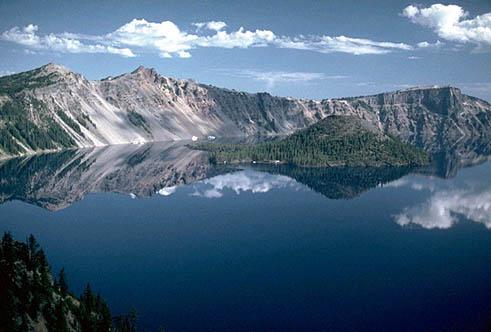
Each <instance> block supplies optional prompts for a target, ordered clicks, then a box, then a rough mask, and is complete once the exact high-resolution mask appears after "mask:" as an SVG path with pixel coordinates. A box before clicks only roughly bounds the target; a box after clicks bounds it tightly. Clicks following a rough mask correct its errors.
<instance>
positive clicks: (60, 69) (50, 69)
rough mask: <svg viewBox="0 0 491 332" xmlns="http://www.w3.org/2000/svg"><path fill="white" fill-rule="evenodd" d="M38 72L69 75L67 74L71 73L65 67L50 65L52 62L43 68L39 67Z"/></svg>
mask: <svg viewBox="0 0 491 332" xmlns="http://www.w3.org/2000/svg"><path fill="white" fill-rule="evenodd" d="M39 70H40V71H41V72H42V73H45V74H51V73H59V74H69V73H71V71H70V69H68V68H67V67H65V66H63V65H59V64H56V63H52V62H50V63H48V64H46V65H44V66H41V67H40V68H39Z"/></svg>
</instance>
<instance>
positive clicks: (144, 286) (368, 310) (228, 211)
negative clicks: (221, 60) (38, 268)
mask: <svg viewBox="0 0 491 332" xmlns="http://www.w3.org/2000/svg"><path fill="white" fill-rule="evenodd" d="M312 181H315V179H313V180H312ZM161 193H162V194H165V195H159V194H154V195H152V196H151V197H141V198H134V196H133V197H132V195H129V193H112V192H99V193H90V194H88V195H86V196H85V197H83V199H80V200H78V201H76V202H74V203H73V204H71V205H69V206H67V207H65V208H63V209H61V210H58V211H49V210H47V209H44V208H42V207H40V206H36V205H34V204H30V203H33V202H30V203H26V202H21V201H19V200H17V199H16V200H9V201H6V202H5V203H3V204H2V205H0V230H9V231H11V232H12V233H13V235H14V237H16V238H17V239H23V238H25V237H26V236H27V235H28V234H30V233H32V234H34V235H35V236H36V237H37V239H38V241H39V242H40V243H41V245H42V246H43V248H44V249H45V251H46V253H47V256H48V259H49V261H50V262H51V264H52V267H53V271H55V272H56V271H58V270H59V269H60V268H61V267H62V266H64V267H65V270H66V271H67V276H68V281H69V284H70V286H71V288H73V290H75V292H76V293H80V292H81V291H82V289H83V287H84V285H85V283H86V282H90V284H91V286H92V288H93V289H95V290H97V291H99V292H100V293H101V294H102V296H103V297H105V298H106V299H107V301H108V303H109V305H110V307H111V309H112V311H113V313H116V314H117V313H124V312H128V311H129V310H130V308H131V307H134V308H136V310H137V312H138V316H139V325H140V327H142V328H145V329H147V330H152V331H155V330H157V329H158V328H159V326H162V327H164V328H165V330H166V331H327V330H331V331H360V330H364V331H381V330H385V331H388V330H397V331H423V330H424V331H446V330H451V329H454V330H457V331H461V330H473V329H478V328H483V327H484V326H490V325H489V322H491V282H490V280H491V264H490V263H491V229H488V227H491V163H490V162H488V163H485V164H482V165H479V166H475V167H471V168H464V169H461V170H460V171H459V172H458V174H457V176H456V177H453V178H450V179H441V178H437V177H433V176H423V175H416V174H411V175H407V176H404V177H402V178H399V179H396V180H394V181H391V182H389V183H388V184H385V185H379V186H377V187H375V188H372V189H370V190H367V191H364V192H361V193H357V195H358V196H357V195H354V196H355V197H352V198H350V199H347V198H342V199H330V198H328V197H326V196H324V195H322V194H320V193H318V192H315V191H313V190H311V189H309V188H308V187H306V186H305V185H304V184H302V183H299V182H296V181H295V180H293V179H292V178H289V177H287V176H284V175H275V174H271V173H267V172H263V171H258V170H256V169H246V170H242V171H239V172H233V173H227V174H222V175H217V176H214V177H211V178H208V179H205V180H202V181H198V182H192V183H190V184H188V185H180V186H177V187H176V188H173V187H171V188H167V189H164V190H163V191H161ZM486 324H487V325H486Z"/></svg>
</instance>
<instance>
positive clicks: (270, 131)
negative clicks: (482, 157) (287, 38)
mask: <svg viewBox="0 0 491 332" xmlns="http://www.w3.org/2000/svg"><path fill="white" fill-rule="evenodd" d="M12 114H13V115H12ZM333 114H337V115H351V116H357V117H360V118H362V119H365V120H367V121H368V122H370V123H371V124H372V125H373V126H376V127H377V128H379V129H380V130H382V131H384V132H385V133H387V134H390V135H393V136H395V137H397V138H399V139H401V140H403V141H405V142H408V143H411V144H415V145H418V146H421V147H424V148H426V149H428V150H429V151H432V152H434V151H437V150H439V149H441V148H442V146H446V145H448V144H455V142H458V141H459V140H461V139H463V138H465V137H469V136H483V135H489V132H490V130H489V129H490V128H491V105H490V104H489V103H487V102H486V101H484V100H480V99H477V98H474V97H470V96H466V95H463V94H462V93H461V92H460V90H459V89H457V88H453V87H443V88H439V87H430V88H414V89H409V90H403V91H396V92H391V93H383V94H378V95H373V96H365V97H353V98H343V99H325V100H304V99H293V98H283V97H274V96H271V95H269V94H267V93H257V94H250V93H244V92H237V91H234V90H227V89H221V88H217V87H214V86H209V85H203V84H198V83H196V82H194V81H192V80H176V79H173V78H168V77H163V76H160V75H159V74H158V73H157V72H156V71H155V70H153V69H147V68H143V67H139V68H138V69H136V70H135V71H133V72H131V73H128V74H124V75H121V76H118V77H114V78H113V77H110V78H106V79H103V80H98V81H89V80H87V79H85V78H84V77H83V76H82V75H79V74H76V73H73V72H71V71H70V70H68V69H66V68H64V67H62V66H59V65H54V64H48V65H46V66H43V67H41V68H38V69H35V70H32V71H29V72H25V73H21V74H16V75H11V76H7V77H2V78H0V156H2V155H3V156H6V155H20V154H26V153H32V152H35V151H41V150H59V149H62V148H66V147H94V146H105V145H113V144H125V143H143V142H151V141H163V140H185V139H191V138H192V136H197V137H200V138H204V137H206V136H208V135H213V136H216V137H232V136H251V135H276V134H288V133H291V132H294V131H295V130H298V129H301V128H305V127H307V126H309V125H311V124H313V123H315V122H316V121H318V120H320V119H322V118H324V117H326V116H329V115H333ZM18 128H21V130H18Z"/></svg>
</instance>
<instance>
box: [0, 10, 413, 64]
mask: <svg viewBox="0 0 491 332" xmlns="http://www.w3.org/2000/svg"><path fill="white" fill-rule="evenodd" d="M193 25H194V26H195V27H196V28H197V29H196V31H194V32H187V31H184V30H182V29H181V28H179V26H177V24H175V23H174V22H171V21H162V22H150V21H147V20H145V19H133V20H131V21H130V22H128V23H125V24H123V25H122V26H120V27H119V28H117V29H116V30H114V31H113V32H110V33H107V34H101V35H86V34H80V33H72V32H63V33H57V34H55V33H47V34H41V33H40V31H39V28H38V26H37V25H34V24H29V25H27V26H25V27H13V28H11V29H10V30H7V31H4V32H3V33H2V34H1V39H2V40H4V41H10V42H14V43H17V44H19V45H22V46H24V47H26V48H27V49H30V50H34V51H53V52H61V53H109V54H116V55H120V56H124V57H134V56H136V55H137V54H141V53H150V54H157V55H159V56H161V57H163V58H171V57H180V58H189V57H191V54H192V50H193V49H196V48H201V47H214V48H228V49H230V48H241V49H246V48H253V47H275V48H288V49H296V50H308V51H314V52H320V53H334V52H340V53H348V54H354V55H364V54H386V53H390V52H394V51H408V50H412V49H414V47H413V46H411V45H408V44H405V43H395V42H388V41H375V40H371V39H366V38H354V37H347V36H342V35H341V36H328V35H318V36H315V35H313V36H304V35H297V36H279V35H277V34H275V33H274V32H273V31H271V30H267V29H254V30H248V29H246V28H244V27H240V28H238V29H237V30H232V31H227V29H226V28H227V24H226V23H225V22H223V21H209V22H198V23H193Z"/></svg>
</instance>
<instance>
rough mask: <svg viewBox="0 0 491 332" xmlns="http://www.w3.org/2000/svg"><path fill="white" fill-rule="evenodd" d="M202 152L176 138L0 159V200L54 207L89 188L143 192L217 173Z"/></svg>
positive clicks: (167, 188) (163, 190)
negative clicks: (179, 141)
mask: <svg viewBox="0 0 491 332" xmlns="http://www.w3.org/2000/svg"><path fill="white" fill-rule="evenodd" d="M219 172H220V169H217V168H214V167H212V165H210V163H209V162H208V157H207V155H206V154H205V153H204V152H201V151H196V150H190V149H188V148H186V147H185V146H184V145H182V144H179V143H148V144H144V145H133V144H132V145H115V146H107V147H99V148H87V149H77V150H65V151H61V152H55V153H47V154H40V155H35V156H23V157H18V158H11V159H7V160H0V203H2V202H4V201H9V200H21V201H24V202H28V203H31V204H35V205H38V206H41V207H43V208H46V209H48V210H52V211H56V210H60V209H63V208H66V207H67V206H69V205H71V204H72V203H73V202H76V201H79V200H81V199H82V198H83V197H84V196H85V195H87V194H88V193H92V192H117V193H124V194H130V195H131V196H132V197H146V196H151V195H153V194H156V193H162V194H164V195H165V193H167V192H170V191H172V190H174V188H175V187H176V186H180V185H184V184H188V183H192V182H195V181H198V180H202V179H205V178H207V177H210V176H214V175H216V174H219Z"/></svg>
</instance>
